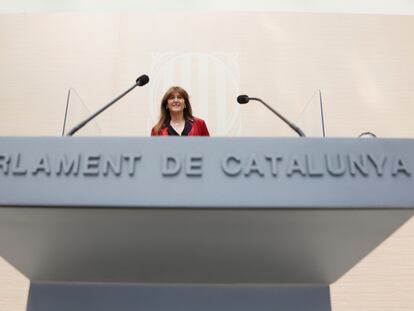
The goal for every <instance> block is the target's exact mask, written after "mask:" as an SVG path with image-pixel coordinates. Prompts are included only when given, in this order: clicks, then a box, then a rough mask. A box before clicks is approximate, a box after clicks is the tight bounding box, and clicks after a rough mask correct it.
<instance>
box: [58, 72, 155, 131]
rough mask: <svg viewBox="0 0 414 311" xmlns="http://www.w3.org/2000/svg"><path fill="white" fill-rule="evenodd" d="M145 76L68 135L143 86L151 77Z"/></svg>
mask: <svg viewBox="0 0 414 311" xmlns="http://www.w3.org/2000/svg"><path fill="white" fill-rule="evenodd" d="M142 77H144V76H141V77H139V78H138V79H137V80H136V82H135V84H134V85H133V86H131V87H130V88H129V89H128V90H126V91H125V92H123V93H122V94H121V95H119V96H118V97H116V98H115V99H113V100H111V101H110V102H109V103H108V104H106V105H105V106H104V107H102V108H101V109H99V110H98V111H97V112H95V113H94V114H92V115H91V116H90V117H88V118H87V119H86V120H84V121H82V122H80V123H79V124H78V125H76V126H75V127H74V128H72V129H71V130H70V131H69V132H68V133H67V134H66V136H73V134H75V133H76V132H77V131H79V130H80V129H81V128H82V127H84V126H85V125H86V124H87V123H88V122H89V121H91V120H92V119H93V118H95V117H96V116H97V115H99V114H100V113H101V112H103V111H105V110H106V109H108V108H109V107H110V106H112V105H113V104H114V103H116V102H117V101H118V100H120V99H121V98H122V97H124V96H125V95H126V94H128V93H129V92H131V91H132V90H133V89H134V88H136V87H137V86H143V85H145V84H147V83H148V81H149V78H148V76H145V77H146V78H142Z"/></svg>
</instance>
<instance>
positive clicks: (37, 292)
mask: <svg viewBox="0 0 414 311" xmlns="http://www.w3.org/2000/svg"><path fill="white" fill-rule="evenodd" d="M27 310H28V311H109V310H111V311H112V310H117V311H138V310H145V311H164V310H165V311H167V310H168V311H175V310H176V311H187V310H188V311H232V310H235V311H277V310H283V311H299V310H307V311H330V310H331V304H330V294H329V287H328V286H326V285H320V286H319V285H303V286H299V285H292V286H287V285H280V286H278V285H204V284H203V285H194V284H193V285H189V284H185V285H180V284H172V285H165V284H163V285H155V284H151V285H148V284H110V283H109V284H108V283H107V284H103V283H101V284H82V283H53V282H50V283H49V282H48V283H45V282H34V283H32V284H31V287H30V294H29V301H28V307H27Z"/></svg>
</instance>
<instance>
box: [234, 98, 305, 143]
mask: <svg viewBox="0 0 414 311" xmlns="http://www.w3.org/2000/svg"><path fill="white" fill-rule="evenodd" d="M250 100H256V101H258V102H261V103H262V104H263V105H265V106H266V107H267V108H268V109H269V110H270V111H271V112H273V113H274V114H275V115H277V116H278V117H279V118H280V119H282V121H284V122H285V123H286V124H287V125H289V127H290V128H291V129H292V130H294V131H295V132H296V133H297V134H298V135H299V136H301V137H305V133H303V131H302V130H301V129H300V128H299V127H297V126H296V125H295V124H293V123H292V122H289V120H287V119H286V118H285V117H284V116H282V115H281V114H280V113H278V112H277V111H276V110H274V109H273V108H272V107H270V106H269V105H268V104H266V103H265V102H264V101H263V100H261V99H260V98H256V97H249V96H247V95H239V96H237V102H238V103H239V104H247V103H248V102H249V101H250Z"/></svg>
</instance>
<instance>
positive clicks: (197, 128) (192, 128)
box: [151, 118, 210, 136]
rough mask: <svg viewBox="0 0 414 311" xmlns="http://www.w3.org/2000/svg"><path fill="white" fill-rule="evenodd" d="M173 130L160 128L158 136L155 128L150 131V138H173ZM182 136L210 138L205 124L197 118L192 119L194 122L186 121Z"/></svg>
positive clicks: (169, 127)
mask: <svg viewBox="0 0 414 311" xmlns="http://www.w3.org/2000/svg"><path fill="white" fill-rule="evenodd" d="M174 135H177V133H176V132H175V130H174V129H173V128H172V127H171V126H170V125H169V126H165V127H163V128H161V131H160V133H159V134H157V133H155V128H154V127H153V128H152V130H151V136H174ZM182 136H210V133H209V132H208V129H207V125H206V122H204V120H202V119H199V118H194V122H191V121H186V122H185V127H184V130H183V133H182Z"/></svg>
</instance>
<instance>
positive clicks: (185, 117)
mask: <svg viewBox="0 0 414 311" xmlns="http://www.w3.org/2000/svg"><path fill="white" fill-rule="evenodd" d="M151 136H210V134H209V132H208V129H207V126H206V123H205V122H204V121H203V120H201V119H199V118H196V117H194V116H193V111H192V109H191V104H190V100H189V97H188V93H187V92H186V90H184V89H183V88H181V87H179V86H173V87H171V88H170V89H169V90H168V91H167V92H166V93H165V95H164V96H163V98H162V101H161V116H160V119H159V121H158V123H157V124H156V125H155V126H154V127H153V128H152V130H151Z"/></svg>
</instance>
